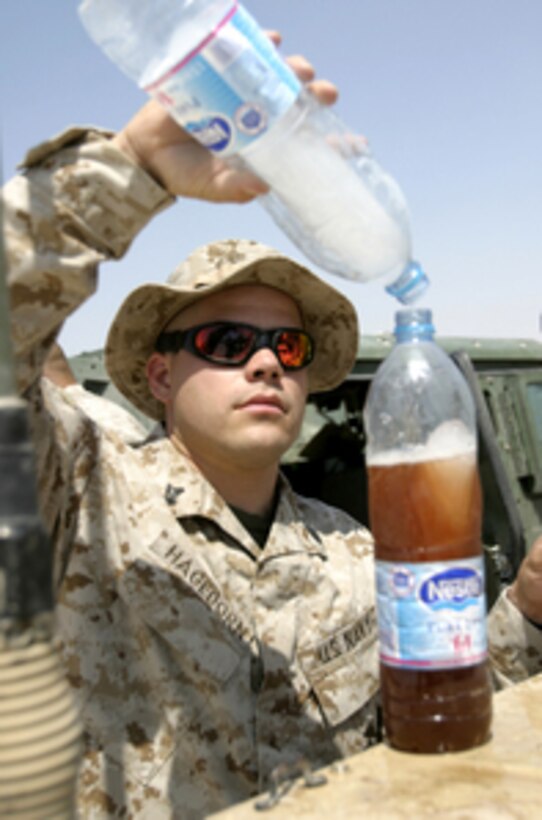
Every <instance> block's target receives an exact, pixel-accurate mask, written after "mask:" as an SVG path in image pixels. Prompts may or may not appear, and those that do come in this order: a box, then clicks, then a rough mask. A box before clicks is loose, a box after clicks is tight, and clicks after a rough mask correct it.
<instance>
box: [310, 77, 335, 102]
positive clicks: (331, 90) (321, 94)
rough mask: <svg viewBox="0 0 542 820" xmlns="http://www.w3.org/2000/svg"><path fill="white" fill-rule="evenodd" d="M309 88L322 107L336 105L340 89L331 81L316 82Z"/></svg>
mask: <svg viewBox="0 0 542 820" xmlns="http://www.w3.org/2000/svg"><path fill="white" fill-rule="evenodd" d="M307 88H308V89H309V91H310V92H311V94H314V96H315V97H316V99H317V100H318V102H319V103H322V105H334V104H335V103H336V102H337V99H338V97H339V89H338V88H337V86H336V85H333V83H330V82H329V80H314V81H313V82H312V83H308V85H307Z"/></svg>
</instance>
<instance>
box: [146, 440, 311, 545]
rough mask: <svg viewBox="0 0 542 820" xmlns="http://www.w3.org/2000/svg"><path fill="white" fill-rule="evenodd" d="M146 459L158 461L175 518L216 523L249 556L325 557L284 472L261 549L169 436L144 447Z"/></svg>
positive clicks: (165, 495) (280, 478)
mask: <svg viewBox="0 0 542 820" xmlns="http://www.w3.org/2000/svg"><path fill="white" fill-rule="evenodd" d="M145 451H146V454H147V456H148V458H149V460H151V459H152V460H153V461H158V462H162V464H163V465H164V467H165V469H163V470H161V471H160V472H161V474H162V476H163V487H164V490H163V492H164V500H165V501H166V503H167V504H168V505H169V507H170V509H171V511H172V513H173V514H174V515H175V517H176V518H178V519H183V518H189V517H196V516H197V517H200V518H201V517H202V518H207V519H210V520H211V521H214V522H215V523H216V524H218V526H219V527H221V529H222V530H224V531H225V532H226V533H227V534H228V535H230V536H231V537H232V538H234V539H235V540H236V541H237V542H239V543H240V544H241V545H242V546H243V548H244V549H245V550H247V551H248V552H249V553H250V555H252V556H253V558H255V559H257V560H260V561H266V560H268V559H270V558H276V557H279V556H280V555H291V554H294V553H299V552H309V553H313V554H315V555H320V556H321V557H323V558H326V557H327V553H326V550H325V547H324V544H323V541H322V539H321V537H320V536H319V534H318V533H317V532H316V531H315V530H312V529H311V527H310V523H309V522H308V520H307V516H306V515H304V514H303V511H302V508H301V507H302V505H301V504H300V503H299V497H298V496H297V495H296V494H295V493H294V491H293V489H292V487H291V485H290V483H289V482H288V480H287V479H286V478H285V476H284V475H282V474H281V475H280V477H279V482H280V485H279V502H278V505H277V510H276V514H275V520H274V521H273V524H272V526H271V529H270V531H269V536H268V538H267V542H266V544H265V547H264V549H263V551H262V550H261V549H260V547H258V545H257V544H256V542H255V541H254V540H253V538H252V536H251V535H250V533H249V532H247V530H246V529H245V528H244V527H243V525H242V524H241V522H240V521H239V520H238V519H237V517H236V516H235V514H234V513H233V512H232V510H231V509H230V508H229V506H228V505H227V504H226V502H225V501H224V499H223V498H222V497H221V496H220V495H219V494H218V493H217V491H216V490H215V489H214V487H213V486H212V484H210V483H209V482H208V481H207V479H206V478H205V477H204V476H203V474H202V473H201V472H200V470H199V469H198V468H197V467H196V466H195V465H194V464H193V463H192V462H191V461H190V460H189V459H188V458H187V457H186V456H184V455H182V453H180V452H179V451H178V450H177V449H176V448H175V447H174V445H173V444H172V443H171V441H170V440H169V438H167V437H164V438H162V439H159V440H157V441H154V442H152V443H150V444H148V445H147V446H146V447H145Z"/></svg>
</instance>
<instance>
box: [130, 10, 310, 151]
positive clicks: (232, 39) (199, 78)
mask: <svg viewBox="0 0 542 820" xmlns="http://www.w3.org/2000/svg"><path fill="white" fill-rule="evenodd" d="M300 90H301V84H300V82H299V80H298V79H297V77H296V76H295V74H294V73H293V71H291V69H290V68H289V67H288V66H287V65H286V64H285V63H284V62H283V61H282V60H281V58H280V57H279V56H278V54H277V52H276V50H275V47H274V46H273V44H272V43H271V41H270V40H269V39H268V37H267V36H266V35H265V34H264V33H263V31H262V30H261V29H260V27H259V26H258V24H257V23H256V22H255V21H254V19H253V18H252V17H251V16H250V15H249V14H248V13H247V12H246V11H245V10H244V9H243V8H242V7H238V6H237V5H236V4H235V5H234V6H233V9H232V10H231V11H230V12H229V13H228V15H227V16H226V17H225V18H224V20H222V22H221V23H220V24H219V25H218V26H217V28H216V29H215V31H213V32H212V33H211V34H210V35H209V36H208V37H207V38H206V39H205V40H204V41H203V42H202V43H201V44H200V45H199V46H198V47H197V48H196V49H195V50H194V51H192V52H191V53H190V54H189V55H188V56H187V57H185V58H184V59H183V60H182V61H181V62H180V63H178V65H176V66H175V67H174V68H172V69H171V70H170V71H169V72H168V73H167V74H166V75H164V76H163V77H161V78H160V79H159V80H157V81H156V82H153V83H152V84H151V85H149V86H146V88H145V91H147V92H148V93H149V94H152V96H154V97H156V98H157V99H158V100H159V101H160V102H161V103H162V104H163V105H164V106H165V107H166V108H167V109H168V110H169V111H170V112H171V114H172V116H174V117H175V119H176V120H177V121H178V122H180V123H181V125H182V126H183V127H184V128H185V129H186V130H187V131H189V132H190V133H191V134H192V135H193V136H194V137H195V138H196V139H197V140H198V141H199V142H201V143H202V144H203V145H204V146H205V147H206V148H208V149H209V150H211V151H214V152H216V153H218V154H220V155H221V156H228V155H230V154H236V153H238V152H240V151H242V149H243V148H244V147H246V146H247V145H249V144H250V143H252V142H253V141H254V140H256V139H257V138H258V137H260V136H261V135H262V134H265V133H266V132H267V131H268V130H269V128H270V127H271V126H272V125H273V123H274V122H275V121H276V120H277V119H278V118H279V117H281V116H282V115H283V114H284V113H285V112H286V111H287V110H288V108H290V106H291V105H292V104H293V102H294V101H295V100H296V98H297V96H298V95H299V92H300Z"/></svg>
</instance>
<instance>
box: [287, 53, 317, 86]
mask: <svg viewBox="0 0 542 820" xmlns="http://www.w3.org/2000/svg"><path fill="white" fill-rule="evenodd" d="M286 62H287V63H288V65H289V66H290V68H291V69H292V71H293V72H294V73H295V74H297V76H298V78H299V79H300V80H301V82H302V83H309V82H311V80H314V78H315V76H316V72H315V70H314V66H313V65H312V63H309V61H308V60H307V59H306V58H305V57H302V56H301V54H294V55H293V56H291V57H286Z"/></svg>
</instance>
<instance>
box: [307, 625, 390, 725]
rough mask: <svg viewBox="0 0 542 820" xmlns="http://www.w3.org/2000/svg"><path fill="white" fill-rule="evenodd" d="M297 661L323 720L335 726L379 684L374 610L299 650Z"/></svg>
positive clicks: (374, 691) (356, 710) (366, 701)
mask: <svg viewBox="0 0 542 820" xmlns="http://www.w3.org/2000/svg"><path fill="white" fill-rule="evenodd" d="M299 663H300V665H301V668H302V669H303V672H304V674H305V677H306V678H307V680H308V682H309V684H310V687H311V689H312V692H313V693H314V695H315V697H316V700H317V701H318V705H319V707H320V709H321V711H322V713H323V715H324V718H325V720H326V722H327V723H328V724H329V725H330V726H338V725H339V724H341V723H343V722H344V721H346V720H348V719H349V718H350V717H352V715H354V714H355V713H356V712H358V711H360V710H361V709H362V708H363V707H364V706H365V705H366V704H367V703H368V702H369V701H370V700H371V698H372V697H373V696H374V695H375V693H376V692H377V691H378V688H379V685H380V681H379V671H378V641H377V630H376V615H375V611H374V609H370V610H368V611H367V612H366V613H364V614H363V615H362V616H361V617H360V618H358V619H357V620H356V621H354V622H352V623H350V624H348V625H347V626H345V627H343V628H341V629H339V630H337V631H336V632H334V633H332V634H331V635H329V636H327V637H326V638H325V639H324V640H322V641H321V642H319V643H318V644H315V645H314V646H312V647H310V648H307V649H304V650H302V651H301V652H300V653H299Z"/></svg>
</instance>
